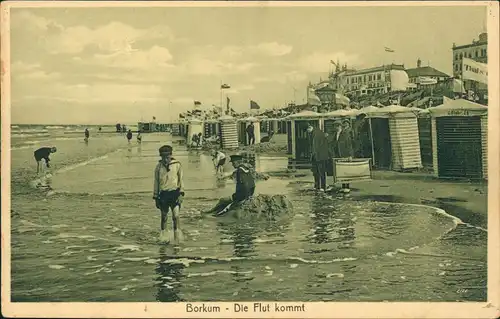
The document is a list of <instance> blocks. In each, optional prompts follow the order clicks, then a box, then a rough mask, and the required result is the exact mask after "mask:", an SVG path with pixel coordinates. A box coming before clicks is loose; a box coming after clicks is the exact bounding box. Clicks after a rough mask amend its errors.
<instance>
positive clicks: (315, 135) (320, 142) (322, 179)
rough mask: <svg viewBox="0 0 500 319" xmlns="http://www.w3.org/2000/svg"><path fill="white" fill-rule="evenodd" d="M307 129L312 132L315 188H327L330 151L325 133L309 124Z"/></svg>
mask: <svg viewBox="0 0 500 319" xmlns="http://www.w3.org/2000/svg"><path fill="white" fill-rule="evenodd" d="M307 131H308V132H309V133H310V134H311V140H312V143H311V164H312V172H313V175H314V188H315V189H316V190H318V191H320V192H321V191H324V190H325V189H326V170H327V165H328V160H329V159H330V152H329V148H328V141H327V139H326V135H325V133H324V132H323V131H322V130H320V129H319V128H314V127H313V126H312V125H311V124H309V125H308V127H307Z"/></svg>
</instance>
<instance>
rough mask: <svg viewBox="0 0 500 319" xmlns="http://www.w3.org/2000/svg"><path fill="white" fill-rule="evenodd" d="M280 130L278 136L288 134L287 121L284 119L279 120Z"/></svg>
mask: <svg viewBox="0 0 500 319" xmlns="http://www.w3.org/2000/svg"><path fill="white" fill-rule="evenodd" d="M277 121H278V129H277V131H276V133H277V134H286V133H287V130H286V129H287V121H286V120H284V119H278V120H277Z"/></svg>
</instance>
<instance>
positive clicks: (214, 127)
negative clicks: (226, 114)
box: [203, 118, 220, 138]
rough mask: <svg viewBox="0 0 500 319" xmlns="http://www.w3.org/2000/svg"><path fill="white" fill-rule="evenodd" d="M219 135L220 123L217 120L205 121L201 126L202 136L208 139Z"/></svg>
mask: <svg viewBox="0 0 500 319" xmlns="http://www.w3.org/2000/svg"><path fill="white" fill-rule="evenodd" d="M219 134H220V122H219V121H218V120H217V119H213V118H212V119H207V120H206V121H205V122H204V124H203V136H204V137H205V138H210V137H212V136H217V135H219Z"/></svg>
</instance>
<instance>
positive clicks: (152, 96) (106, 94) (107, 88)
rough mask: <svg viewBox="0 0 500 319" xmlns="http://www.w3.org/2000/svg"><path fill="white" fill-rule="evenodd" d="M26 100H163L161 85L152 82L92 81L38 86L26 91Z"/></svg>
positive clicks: (104, 101)
mask: <svg viewBox="0 0 500 319" xmlns="http://www.w3.org/2000/svg"><path fill="white" fill-rule="evenodd" d="M25 92H27V93H25V94H24V95H23V97H22V99H24V100H33V99H44V100H54V101H66V102H76V101H80V102H79V103H83V104H106V103H127V104H129V103H133V102H152V103H154V102H159V101H162V100H163V91H162V89H161V87H160V86H158V85H152V84H119V83H109V82H92V83H91V84H86V83H79V84H70V85H68V84H66V83H62V82H54V83H51V85H50V86H47V87H39V88H38V87H37V88H33V89H31V90H29V91H25Z"/></svg>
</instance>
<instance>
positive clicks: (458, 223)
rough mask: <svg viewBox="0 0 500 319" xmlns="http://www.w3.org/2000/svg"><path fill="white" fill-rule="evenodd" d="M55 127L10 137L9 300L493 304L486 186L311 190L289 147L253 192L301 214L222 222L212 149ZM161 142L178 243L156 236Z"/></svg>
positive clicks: (384, 177)
mask: <svg viewBox="0 0 500 319" xmlns="http://www.w3.org/2000/svg"><path fill="white" fill-rule="evenodd" d="M56 130H57V129H56ZM60 130H61V129H59V130H58V133H55V134H54V133H49V136H47V137H45V139H44V140H43V141H42V142H36V143H33V144H29V143H30V142H32V141H35V140H36V139H39V138H40V136H31V137H25V140H24V143H25V144H24V145H32V146H31V147H29V148H28V147H26V148H21V147H22V146H14V145H13V149H12V211H11V216H12V223H11V224H12V300H13V301H143V302H144V301H163V302H169V301H213V300H221V301H224V300H228V301H229V300H234V301H238V300H244V301H258V300H276V301H291V300H299V299H300V300H302V301H329V300H333V301H427V300H432V301H436V300H439V301H484V300H486V288H487V287H486V278H487V277H486V270H487V264H486V260H487V251H486V237H487V232H486V231H485V228H486V221H487V218H486V216H487V211H486V194H487V191H486V186H485V185H482V184H477V185H476V184H470V183H463V182H462V183H458V182H442V181H437V180H435V179H433V178H431V177H430V175H429V174H423V173H404V174H403V173H395V172H386V171H375V172H374V174H373V177H374V179H373V180H372V181H365V182H359V183H352V185H351V187H352V192H351V194H350V196H349V197H345V196H339V195H336V194H316V193H314V192H312V191H311V188H312V186H313V184H312V176H311V174H310V172H309V171H308V170H300V171H297V172H296V173H288V174H285V173H283V172H285V171H286V166H287V158H286V157H285V156H284V155H282V156H278V155H276V154H272V155H267V154H265V153H261V154H257V155H256V159H255V165H256V169H257V170H258V171H259V172H263V173H266V174H269V175H270V176H271V178H270V179H269V180H268V181H259V182H257V190H256V192H257V193H261V194H270V195H272V194H285V195H286V196H287V197H288V198H289V199H290V200H291V202H292V204H293V207H294V211H295V215H294V216H293V217H292V218H291V219H289V220H284V221H281V222H280V223H269V222H259V223H257V222H255V223H254V222H248V223H241V222H239V221H237V220H236V221H234V222H227V221H224V222H222V221H220V220H218V219H216V218H215V217H203V218H202V217H201V215H200V212H201V211H203V210H206V209H210V208H212V207H213V206H214V205H215V204H216V202H217V201H218V199H219V198H220V197H224V196H230V195H231V194H232V192H233V191H234V182H232V181H227V182H218V181H217V179H216V178H215V169H214V167H213V164H212V162H211V157H210V156H209V155H207V154H204V153H203V152H200V151H189V150H187V149H186V148H185V146H178V145H177V144H178V143H177V142H176V138H175V137H171V136H170V135H169V134H167V133H158V134H144V135H143V142H142V143H141V144H140V145H139V144H137V143H136V141H135V136H134V139H133V140H132V143H130V144H128V143H127V141H126V138H125V136H124V135H120V134H98V133H97V132H95V131H91V138H90V141H89V143H88V144H85V143H84V141H83V132H82V133H81V135H80V136H78V135H77V134H76V133H75V136H74V139H64V140H61V139H59V140H58V139H57V137H58V136H59V135H60V134H61V132H60ZM34 134H38V133H34ZM163 144H171V145H173V146H174V157H175V158H177V159H178V160H179V161H180V162H181V163H182V165H183V168H184V171H185V184H186V196H185V200H184V203H183V207H182V208H181V214H180V216H181V229H182V232H183V237H184V238H183V241H182V242H181V243H180V244H179V245H178V246H175V245H164V244H160V243H159V242H158V241H157V237H158V234H159V212H158V210H157V209H156V208H155V205H154V201H153V200H152V195H153V194H152V188H153V170H154V167H155V165H156V163H157V161H158V159H159V157H158V155H157V150H158V147H159V146H161V145H163ZM18 145H19V144H18ZM52 145H55V146H57V148H58V151H57V153H55V154H52V155H51V163H52V164H53V167H52V168H51V170H50V173H51V175H52V176H51V178H49V179H47V183H48V184H49V185H50V186H51V189H46V188H45V189H35V188H33V187H32V185H31V184H30V183H31V182H32V181H33V180H34V179H36V178H37V176H36V174H35V173H36V162H35V160H34V158H33V151H34V150H35V149H36V148H37V147H41V146H52ZM16 147H18V148H16ZM229 165H230V164H228V165H226V167H225V170H226V171H230V169H231V168H230V166H229ZM294 174H295V175H297V176H298V177H293V178H292V177H290V176H291V175H294ZM409 181H412V182H411V183H409ZM450 194H453V197H451V196H450ZM471 194H473V196H471ZM390 202H393V203H390ZM425 205H430V206H425ZM431 206H436V207H440V208H435V207H431ZM168 227H171V221H169V225H168ZM297 287H302V288H301V289H298V288H297ZM395 287H397V289H395ZM214 291H217V294H214Z"/></svg>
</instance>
